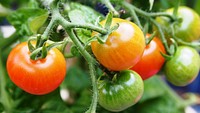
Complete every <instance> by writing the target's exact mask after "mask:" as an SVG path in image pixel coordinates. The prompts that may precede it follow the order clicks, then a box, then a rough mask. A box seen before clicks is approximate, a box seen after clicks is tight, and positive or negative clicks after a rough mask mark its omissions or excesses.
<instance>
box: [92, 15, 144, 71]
mask: <svg viewBox="0 0 200 113" xmlns="http://www.w3.org/2000/svg"><path fill="white" fill-rule="evenodd" d="M117 23H118V24H119V27H118V29H117V30H115V31H113V32H112V33H111V34H110V35H109V36H108V39H107V40H106V42H105V43H104V44H101V43H99V42H98V41H93V42H92V43H91V47H92V51H93V53H94V55H95V56H96V58H97V60H98V61H99V62H100V63H101V64H102V65H103V66H105V67H106V68H108V69H110V70H113V71H120V70H125V69H128V68H130V67H132V66H133V65H134V64H136V63H137V62H138V61H139V60H140V58H141V57H142V54H143V52H144V48H145V39H144V34H143V32H142V31H141V29H140V28H139V27H138V26H137V25H136V24H134V23H132V22H130V21H128V20H124V19H120V18H113V20H112V24H111V26H114V25H116V24H117ZM100 24H101V25H102V26H104V24H105V20H104V21H102V22H100ZM95 34H97V32H93V35H95Z"/></svg>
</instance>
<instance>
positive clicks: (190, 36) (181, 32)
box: [156, 6, 200, 42]
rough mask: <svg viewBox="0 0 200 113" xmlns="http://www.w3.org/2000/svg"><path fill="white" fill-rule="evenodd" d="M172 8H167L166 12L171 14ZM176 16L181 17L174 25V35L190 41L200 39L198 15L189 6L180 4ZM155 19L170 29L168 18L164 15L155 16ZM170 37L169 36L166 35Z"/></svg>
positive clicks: (199, 18) (199, 19)
mask: <svg viewBox="0 0 200 113" xmlns="http://www.w3.org/2000/svg"><path fill="white" fill-rule="evenodd" d="M173 10H174V8H170V9H167V10H166V12H167V13H169V14H171V15H172V14H173ZM177 16H178V18H180V19H182V20H180V21H179V22H178V24H177V25H175V35H176V36H177V37H178V38H180V39H182V40H183V41H186V42H192V41H196V40H199V39H200V32H199V31H200V17H199V15H198V14H197V13H196V12H195V11H194V10H193V9H191V8H189V7H186V6H180V7H179V8H178V14H177ZM156 21H157V22H158V23H160V24H161V25H162V26H164V27H166V28H167V30H168V29H170V25H171V23H170V19H169V18H166V17H157V18H156ZM167 37H168V38H171V36H167Z"/></svg>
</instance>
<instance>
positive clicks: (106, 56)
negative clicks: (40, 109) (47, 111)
mask: <svg viewBox="0 0 200 113" xmlns="http://www.w3.org/2000/svg"><path fill="white" fill-rule="evenodd" d="M166 12H168V13H169V14H172V12H173V9H169V10H167V11H166ZM177 15H178V17H179V18H180V19H181V20H180V21H178V23H177V24H176V27H175V35H176V36H177V37H180V39H181V40H183V41H186V42H192V41H195V40H198V39H199V37H200V32H199V31H200V18H199V15H198V14H196V13H195V12H194V11H193V10H192V9H189V8H187V7H180V8H179V10H178V14H177ZM156 21H157V22H158V23H160V25H161V26H164V27H165V28H168V29H169V28H170V27H169V26H170V19H169V18H167V17H157V18H156ZM100 24H101V25H102V26H104V24H105V20H104V21H102V22H100ZM116 24H119V27H118V28H117V29H116V30H115V31H113V32H112V33H111V34H109V36H108V38H107V40H106V42H105V43H104V44H102V43H99V42H98V41H93V42H91V48H92V52H93V54H94V55H95V57H96V59H97V60H98V61H99V62H100V63H101V64H102V65H103V66H104V67H105V68H107V69H108V70H110V71H115V72H116V73H115V75H114V76H113V78H112V80H110V79H106V80H100V81H98V88H99V92H98V93H99V104H100V105H101V106H102V107H104V108H105V109H107V110H110V111H122V110H124V109H126V108H128V107H130V106H132V105H134V104H135V103H137V102H138V101H139V99H140V98H141V96H142V94H143V90H144V86H143V80H146V79H148V78H150V77H151V76H153V75H155V74H156V73H158V72H159V71H160V70H161V68H162V67H164V72H165V75H166V78H167V79H168V80H169V81H170V82H171V83H173V84H175V85H178V86H184V85H187V84H189V83H191V81H192V80H194V79H195V77H196V76H197V75H198V72H199V68H200V58H199V54H198V52H197V51H196V50H195V49H194V48H191V47H188V46H178V47H177V49H176V51H175V53H174V54H173V55H172V56H171V58H170V59H165V58H164V57H163V55H162V54H166V50H165V47H164V46H163V43H162V41H161V40H160V39H159V38H157V37H154V38H153V40H152V41H151V42H150V43H149V44H148V45H146V43H145V40H146V38H145V37H147V38H148V37H150V36H151V35H150V34H147V35H146V36H144V34H143V32H142V30H141V29H140V28H139V27H138V26H137V25H136V24H134V23H132V22H130V21H128V20H124V19H120V18H113V19H112V24H111V26H114V25H116ZM95 34H97V32H94V33H93V34H92V35H95ZM158 37H159V36H158ZM169 38H170V37H169ZM161 53H162V54H161ZM30 54H31V53H30V52H29V49H28V44H27V42H24V43H21V44H19V45H17V46H16V47H15V48H14V49H13V50H12V51H11V53H10V54H9V57H8V60H7V71H8V74H9V77H10V79H11V80H12V81H13V82H14V83H15V84H16V85H17V86H18V87H20V88H22V89H23V90H24V91H26V92H28V93H31V94H36V95H42V94H47V93H49V92H51V91H53V90H55V89H56V88H57V87H58V86H59V85H60V84H61V82H62V81H63V79H64V78H65V75H66V62H65V58H64V57H63V55H62V53H61V52H60V51H59V50H58V49H56V48H53V49H51V50H50V51H49V52H48V55H47V57H46V58H44V59H39V60H31V59H30Z"/></svg>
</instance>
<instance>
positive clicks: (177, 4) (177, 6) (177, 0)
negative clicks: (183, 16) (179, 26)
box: [173, 0, 180, 18]
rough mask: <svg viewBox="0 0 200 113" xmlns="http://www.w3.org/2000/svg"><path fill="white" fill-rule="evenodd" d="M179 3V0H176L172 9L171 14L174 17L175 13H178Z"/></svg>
mask: <svg viewBox="0 0 200 113" xmlns="http://www.w3.org/2000/svg"><path fill="white" fill-rule="evenodd" d="M179 5H180V0H176V4H175V7H174V11H173V15H174V17H176V18H177V14H178V8H179Z"/></svg>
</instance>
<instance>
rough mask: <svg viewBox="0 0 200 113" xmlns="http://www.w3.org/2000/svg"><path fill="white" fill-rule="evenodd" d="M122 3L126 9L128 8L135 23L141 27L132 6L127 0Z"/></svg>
mask: <svg viewBox="0 0 200 113" xmlns="http://www.w3.org/2000/svg"><path fill="white" fill-rule="evenodd" d="M123 5H124V7H125V8H126V9H128V10H129V11H130V14H131V16H132V17H133V19H134V20H135V23H136V24H137V25H138V26H139V27H140V29H142V25H141V23H140V20H139V18H138V16H137V15H136V13H135V10H134V8H132V5H131V4H129V3H128V2H123Z"/></svg>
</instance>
